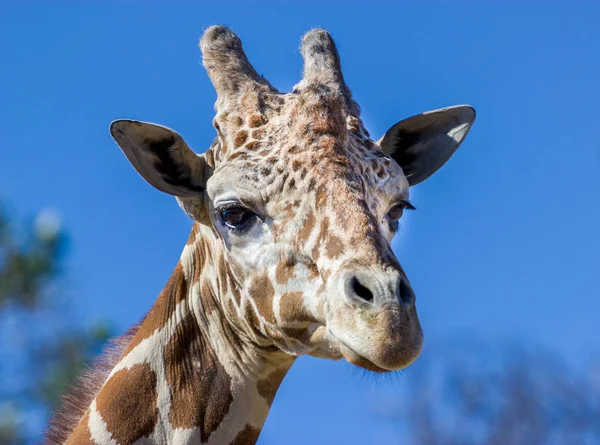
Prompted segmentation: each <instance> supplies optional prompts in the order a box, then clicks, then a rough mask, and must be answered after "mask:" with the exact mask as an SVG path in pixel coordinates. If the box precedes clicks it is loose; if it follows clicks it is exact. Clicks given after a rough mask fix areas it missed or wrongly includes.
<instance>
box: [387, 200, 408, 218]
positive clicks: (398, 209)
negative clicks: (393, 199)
mask: <svg viewBox="0 0 600 445" xmlns="http://www.w3.org/2000/svg"><path fill="white" fill-rule="evenodd" d="M402 213H404V206H403V205H402V204H396V205H395V206H394V207H392V208H391V209H390V210H389V211H388V214H387V216H388V218H389V219H391V220H392V221H398V220H399V219H400V218H402Z"/></svg>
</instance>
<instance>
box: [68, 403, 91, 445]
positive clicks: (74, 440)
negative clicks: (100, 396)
mask: <svg viewBox="0 0 600 445" xmlns="http://www.w3.org/2000/svg"><path fill="white" fill-rule="evenodd" d="M89 420H90V412H89V410H88V411H87V412H86V413H85V416H83V419H81V422H80V423H79V425H78V426H77V428H75V430H74V431H73V434H71V437H69V440H68V441H67V445H94V441H93V440H92V435H91V434H90V429H89V428H88V423H89Z"/></svg>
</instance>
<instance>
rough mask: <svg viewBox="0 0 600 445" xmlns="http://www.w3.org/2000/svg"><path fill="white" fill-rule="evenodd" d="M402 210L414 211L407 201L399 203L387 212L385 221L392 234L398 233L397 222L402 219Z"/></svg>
mask: <svg viewBox="0 0 600 445" xmlns="http://www.w3.org/2000/svg"><path fill="white" fill-rule="evenodd" d="M404 209H409V210H414V209H415V208H414V207H413V205H412V204H411V203H410V202H408V201H401V202H399V203H398V204H396V205H395V206H393V207H392V208H391V209H389V210H388V212H387V215H386V219H387V222H388V224H389V226H390V230H391V231H392V232H397V231H398V220H399V219H400V218H402V214H403V213H404Z"/></svg>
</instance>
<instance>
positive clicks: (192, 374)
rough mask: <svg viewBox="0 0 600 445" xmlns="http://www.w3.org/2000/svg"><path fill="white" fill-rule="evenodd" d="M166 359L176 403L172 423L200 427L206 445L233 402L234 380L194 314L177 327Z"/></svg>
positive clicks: (184, 426)
mask: <svg viewBox="0 0 600 445" xmlns="http://www.w3.org/2000/svg"><path fill="white" fill-rule="evenodd" d="M164 358H165V366H166V370H167V381H168V383H169V388H170V391H171V401H172V403H171V410H170V411H169V420H170V422H171V424H172V425H173V428H195V427H199V428H200V438H201V441H202V442H206V441H207V440H208V438H209V437H210V435H211V434H212V433H213V431H215V430H216V429H217V428H218V426H219V425H220V424H221V422H222V421H223V419H224V418H225V416H226V415H227V413H228V411H229V406H230V405H231V402H232V401H233V396H232V394H231V377H230V376H229V375H228V374H227V372H226V371H225V368H224V367H223V365H221V363H220V362H219V361H218V359H217V357H216V355H215V353H214V351H213V350H212V348H211V346H210V344H209V343H208V342H207V341H206V340H205V339H204V337H203V335H202V331H201V330H200V327H199V326H198V323H197V321H196V319H195V318H194V316H193V315H192V314H189V315H188V316H187V317H186V318H185V319H184V320H183V321H182V322H181V323H180V324H179V325H178V326H177V329H176V330H175V333H174V334H173V336H172V337H171V340H170V341H169V343H168V344H167V345H166V346H165V348H164Z"/></svg>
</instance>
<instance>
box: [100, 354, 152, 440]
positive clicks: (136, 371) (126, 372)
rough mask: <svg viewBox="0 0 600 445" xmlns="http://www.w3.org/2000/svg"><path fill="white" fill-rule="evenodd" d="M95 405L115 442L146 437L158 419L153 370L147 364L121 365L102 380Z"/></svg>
mask: <svg viewBox="0 0 600 445" xmlns="http://www.w3.org/2000/svg"><path fill="white" fill-rule="evenodd" d="M96 407H97V409H98V412H99V413H100V415H101V416H102V419H103V420H104V422H106V427H107V429H108V431H109V432H110V433H111V435H112V438H113V439H114V440H116V441H117V443H119V444H122V445H129V444H132V443H134V442H135V441H136V440H139V439H141V438H144V437H148V436H149V435H150V434H152V432H153V431H154V427H155V426H156V422H157V421H158V405H157V391H156V374H155V373H154V371H153V370H152V368H151V367H150V365H148V364H137V365H133V366H132V367H131V368H129V369H121V370H120V371H118V372H116V373H115V374H114V375H113V376H112V377H111V378H110V379H109V380H108V381H107V382H106V383H105V384H104V387H103V388H102V390H101V391H100V393H99V394H98V396H97V397H96Z"/></svg>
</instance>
